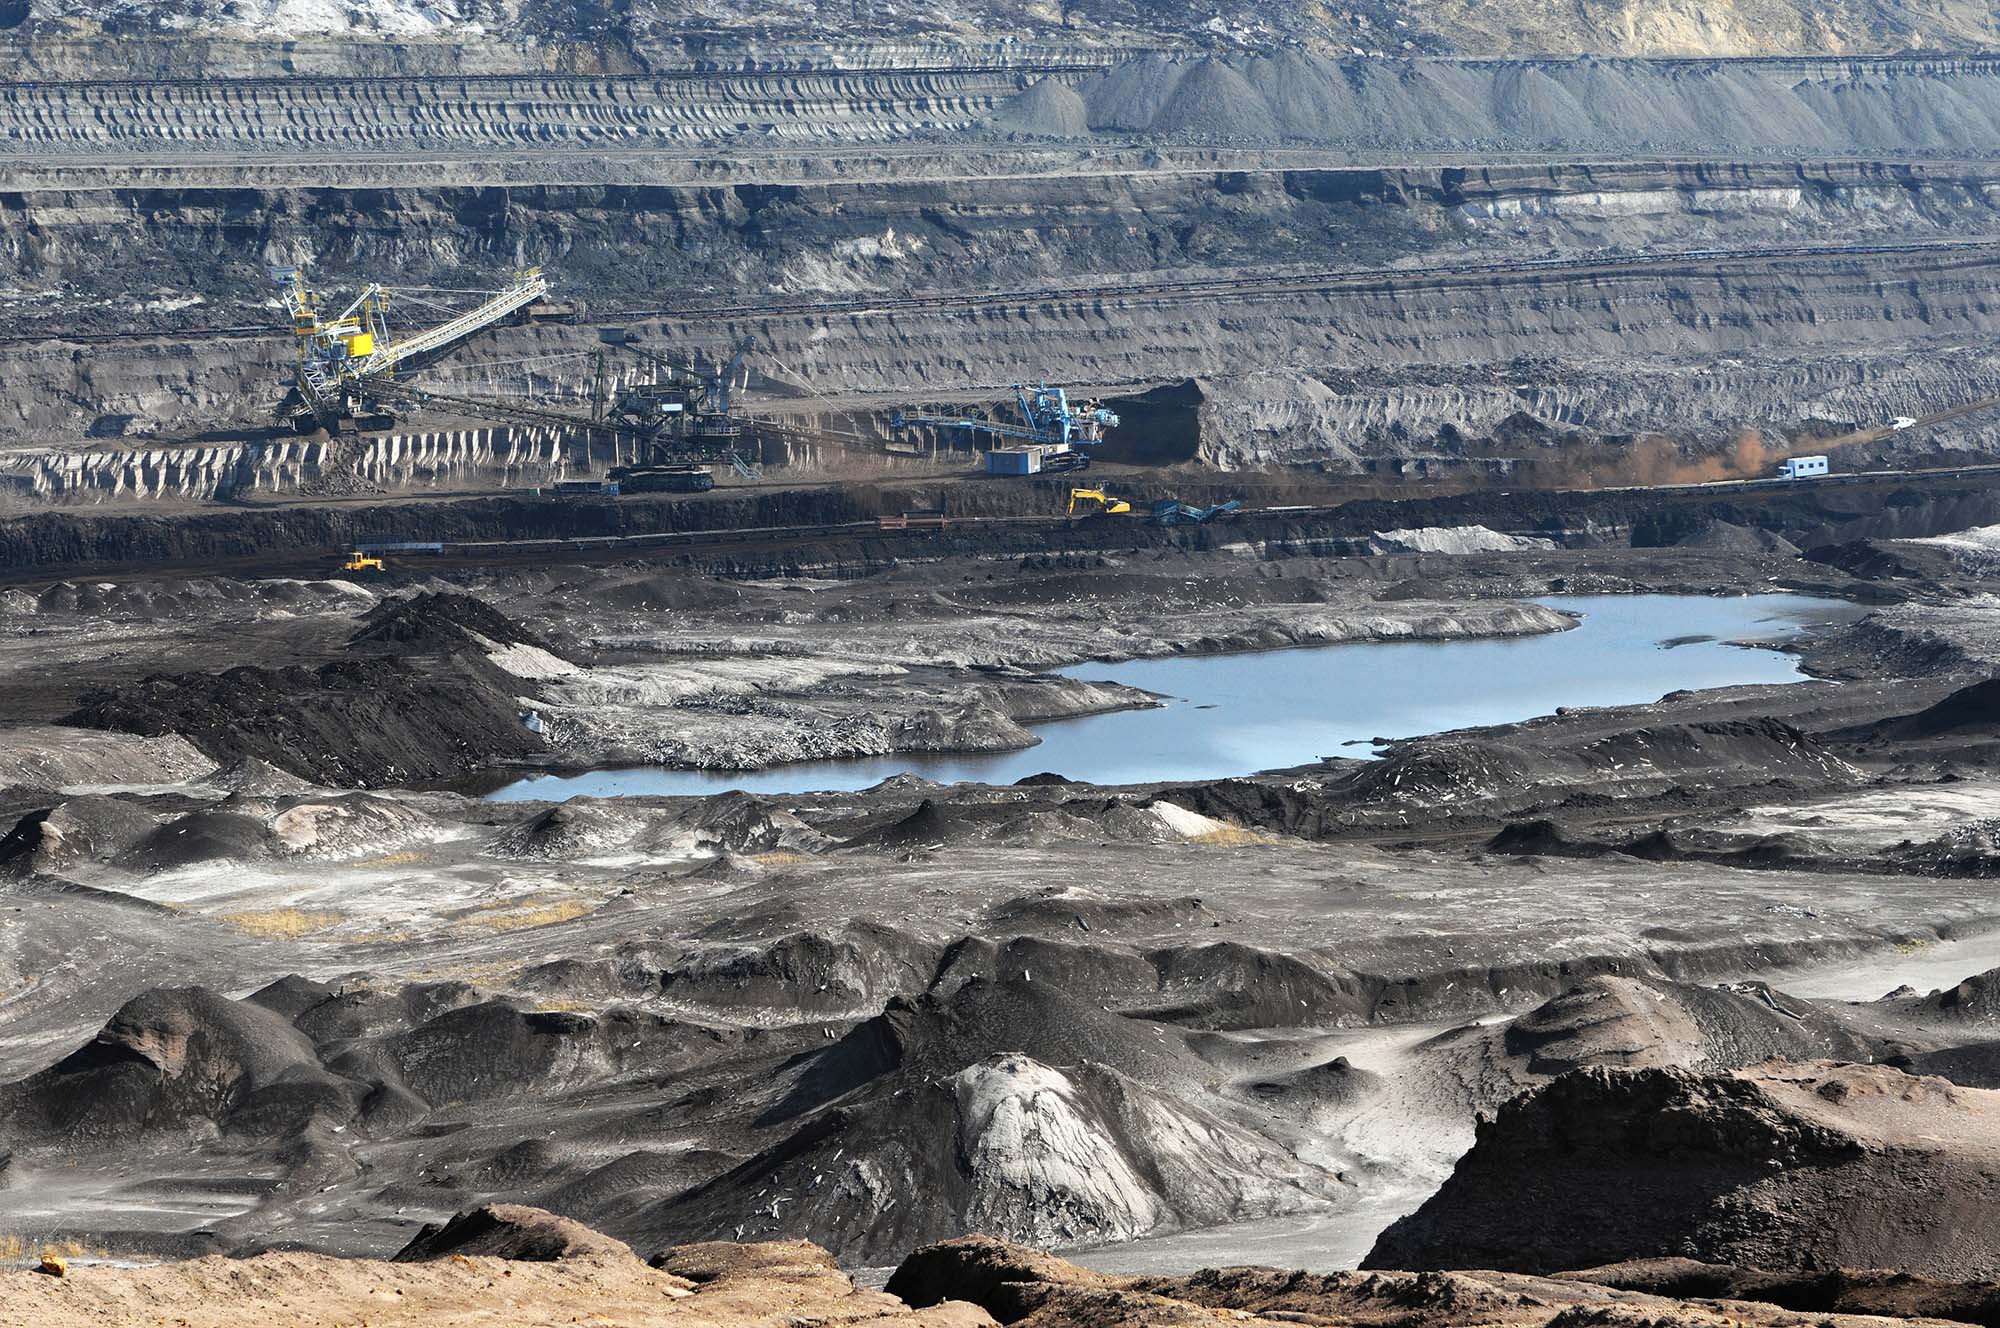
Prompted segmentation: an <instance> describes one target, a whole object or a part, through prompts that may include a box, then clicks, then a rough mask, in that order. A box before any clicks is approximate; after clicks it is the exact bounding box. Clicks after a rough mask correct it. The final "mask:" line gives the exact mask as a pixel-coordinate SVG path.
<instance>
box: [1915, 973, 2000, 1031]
mask: <svg viewBox="0 0 2000 1328" xmlns="http://www.w3.org/2000/svg"><path fill="white" fill-rule="evenodd" d="M1898 1004H1899V1006H1900V1008H1901V1009H1902V1011H1903V1012H1904V1013H1905V1014H1907V1015H1909V1016H1911V1017H1914V1018H1919V1019H1927V1020H1928V1021H1933V1022H1942V1021H1949V1022H1951V1023H1955V1024H1965V1023H1974V1024H2000V969H1991V970H1989V971H1987V972H1985V973H1976V974H1974V975H1973V976H1971V977H1969V978H1967V979H1965V981H1963V982H1961V983H1959V984H1958V985H1957V986H1955V987H1947V988H1945V989H1943V990H1941V991H1934V992H1932V993H1931V994H1930V995H1928V996H1923V997H1919V998H1917V999H1915V1000H1910V1001H1903V1002H1899V1003H1898Z"/></svg>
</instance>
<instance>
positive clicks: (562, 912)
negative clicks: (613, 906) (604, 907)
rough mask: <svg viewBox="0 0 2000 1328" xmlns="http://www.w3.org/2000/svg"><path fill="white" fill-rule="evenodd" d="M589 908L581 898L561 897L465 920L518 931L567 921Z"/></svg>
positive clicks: (480, 924) (475, 923) (492, 928)
mask: <svg viewBox="0 0 2000 1328" xmlns="http://www.w3.org/2000/svg"><path fill="white" fill-rule="evenodd" d="M591 908H592V906H591V905H590V904H588V903H586V902H585V901H583V900H581V899H563V900H558V901H557V902H556V903H553V904H528V905H524V906H522V907H518V908H502V909H498V910H496V911H494V912H491V913H480V914H475V915H474V916H473V917H470V918H468V919H466V921H468V922H470V923H471V924H472V925H473V926H475V927H485V928H487V929H489V930H491V931H519V930H521V929H522V928H523V927H548V926H552V925H554V924H555V923H558V922H569V921H571V920H572V919H575V918H580V917H582V916H583V915H584V914H586V913H588V912H590V911H591Z"/></svg>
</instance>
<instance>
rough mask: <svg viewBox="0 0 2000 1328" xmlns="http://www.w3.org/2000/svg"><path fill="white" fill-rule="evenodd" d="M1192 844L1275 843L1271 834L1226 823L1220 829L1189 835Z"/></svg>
mask: <svg viewBox="0 0 2000 1328" xmlns="http://www.w3.org/2000/svg"><path fill="white" fill-rule="evenodd" d="M1187 842H1188V843H1190V844H1217V845H1220V846H1222V847H1224V848H1238V847H1241V846H1243V845H1247V844H1270V843H1274V842H1276V841H1274V840H1273V839H1272V838H1271V836H1269V835H1266V834H1262V833H1259V832H1258V831H1255V830H1245V829H1244V828H1243V827H1242V826H1240V825H1225V826H1223V827H1222V828H1221V829H1219V830H1205V831H1203V832H1202V833H1201V834H1198V835H1189V836H1188V841H1187Z"/></svg>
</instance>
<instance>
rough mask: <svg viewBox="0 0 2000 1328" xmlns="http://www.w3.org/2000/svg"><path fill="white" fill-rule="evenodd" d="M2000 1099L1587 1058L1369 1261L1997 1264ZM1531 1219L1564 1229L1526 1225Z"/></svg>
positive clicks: (1950, 1267)
mask: <svg viewBox="0 0 2000 1328" xmlns="http://www.w3.org/2000/svg"><path fill="white" fill-rule="evenodd" d="M1996 1199H2000V1094H1994V1093H1990V1092H1985V1091H1981V1090H1978V1089H1968V1088H1959V1087H1956V1086H1954V1085H1952V1084H1949V1083H1946V1082H1945V1081H1943V1080H1940V1079H1928V1078H1926V1079H1919V1078H1913V1077H1911V1076H1909V1075H1905V1074H1903V1073H1901V1072H1900V1071H1897V1070H1893V1069H1889V1068H1887V1067H1884V1066H1861V1065H1836V1064H1832V1063H1828V1062H1816V1063H1809V1064H1795V1063H1786V1062H1766V1063H1764V1064H1762V1065H1760V1066H1758V1067H1757V1068H1756V1069H1754V1070H1745V1071H1738V1072H1736V1073H1732V1074H1714V1075H1702V1074H1696V1073H1692V1072H1689V1071H1686V1070H1677V1069H1646V1070H1616V1069H1601V1068H1599V1069H1588V1070H1579V1071H1577V1072H1575V1073H1572V1074H1566V1075H1563V1076H1562V1077H1561V1078H1558V1079H1556V1080H1553V1081H1552V1082H1550V1083H1549V1084H1547V1085H1546V1086H1544V1087H1542V1088H1539V1089H1534V1090H1531V1091H1529V1092H1527V1093H1524V1094H1522V1095H1521V1096H1519V1097H1517V1098H1515V1099H1513V1100H1512V1101H1510V1102H1508V1103H1507V1104H1506V1105H1505V1106H1503V1107H1501V1109H1500V1111H1499V1112H1498V1114H1497V1115H1496V1116H1495V1117H1494V1118H1493V1119H1492V1120H1489V1121H1483V1122H1481V1124H1480V1126H1479V1130H1478V1135H1477V1139H1476V1142H1475V1143H1474V1145H1473V1147H1472V1150H1471V1151H1470V1152H1468V1153H1467V1154H1466V1155H1465V1156H1464V1157H1463V1158H1461V1159H1460V1160H1459V1163H1458V1166H1457V1167H1456V1169H1454V1171H1453V1172H1452V1175H1451V1178H1450V1179H1449V1180H1448V1181H1446V1182H1445V1185H1444V1187H1443V1189H1441V1190H1440V1191H1439V1192H1438V1193H1437V1194H1436V1195H1434V1196H1433V1197H1432V1198H1431V1199H1430V1200H1429V1201H1427V1202H1426V1203H1425V1204H1424V1206H1423V1207H1422V1208H1421V1209H1419V1210H1418V1211H1417V1212H1416V1213H1414V1214H1413V1215H1411V1216H1409V1217H1406V1218H1403V1219H1402V1220H1400V1221H1398V1222H1396V1223H1395V1224H1394V1225H1392V1226H1391V1227H1390V1228H1389V1229H1388V1230H1387V1231H1385V1232H1384V1233H1383V1234H1382V1236H1381V1238H1380V1239H1379V1240H1378V1241H1377V1242H1376V1244H1375V1248H1374V1249H1373V1250H1371V1251H1370V1252H1369V1254H1368V1258H1367V1259H1366V1260H1365V1261H1364V1263H1363V1267H1367V1268H1415V1269H1424V1268H1499V1269H1509V1270H1518V1271H1523V1272H1536V1271H1544V1272H1546V1271H1554V1270H1557V1269H1563V1268H1587V1267H1591V1266H1595V1265H1599V1264H1606V1263H1615V1262H1620V1261H1624V1260H1629V1259H1650V1258H1664V1257H1668V1256H1673V1255H1680V1256H1686V1257H1691V1258H1695V1259H1699V1260H1702V1261H1704V1262H1712V1263H1735V1264H1743V1265H1747V1266H1751V1267H1759V1268H1770V1269H1811V1268H1829V1267H1841V1266H1846V1267H1862V1268H1901V1269H1905V1270H1908V1271H1910V1272H1912V1273H1916V1274H1918V1275H1921V1276H1926V1277H1941V1278H1950V1279H1954V1280H1957V1279H1965V1278H1990V1277H1992V1276H1993V1275H1994V1274H1995V1272H2000V1220H1996V1219H1995V1217H1994V1215H1993V1214H1994V1211H1995V1210H1994V1208H1993V1204H1994V1202H1995V1200H1996ZM1525 1214H1544V1215H1546V1216H1547V1218H1548V1219H1549V1220H1543V1221H1524V1220H1523V1216H1524V1215H1525Z"/></svg>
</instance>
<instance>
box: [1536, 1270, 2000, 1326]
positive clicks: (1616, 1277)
mask: <svg viewBox="0 0 2000 1328" xmlns="http://www.w3.org/2000/svg"><path fill="white" fill-rule="evenodd" d="M1563 1277H1564V1278H1565V1280H1571V1279H1573V1280H1575V1281H1579V1282H1593V1283H1595V1284H1597V1285H1598V1286H1608V1287H1618V1288H1621V1289H1623V1290H1626V1291H1643V1292H1645V1293H1647V1294H1648V1295H1654V1296H1675V1297H1700V1298H1701V1299H1703V1300H1756V1301H1763V1302H1765V1303H1766V1304H1770V1305H1777V1306H1779V1307H1781V1308H1783V1309H1788V1310H1795V1311H1797V1312H1798V1313H1801V1314H1874V1315H1880V1316H1881V1317H1883V1318H1887V1319H1914V1318H1923V1319H1949V1320H1952V1321H1954V1322H1957V1323H1977V1324H1984V1325H1986V1326H1987V1328H1993V1325H1995V1324H2000V1285H1996V1284H1995V1283H1992V1282H1938V1281H1933V1280H1932V1279H1930V1278H1927V1277H1912V1276H1910V1275H1909V1274H1908V1273H1898V1272H1892V1271H1890V1270H1888V1269H1884V1268H1835V1269H1831V1270H1830V1271H1827V1272H1824V1273H1771V1272H1765V1271H1763V1270H1761V1269H1757V1268H1737V1267H1734V1266H1732V1265H1729V1264H1714V1263H1698V1262H1696V1261H1695V1260H1693V1259H1640V1260H1635V1261H1633V1262H1631V1263H1614V1264H1609V1265H1607V1266H1605V1267H1603V1268H1589V1269H1585V1270H1583V1271H1581V1272H1575V1273H1565V1274H1563Z"/></svg>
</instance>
